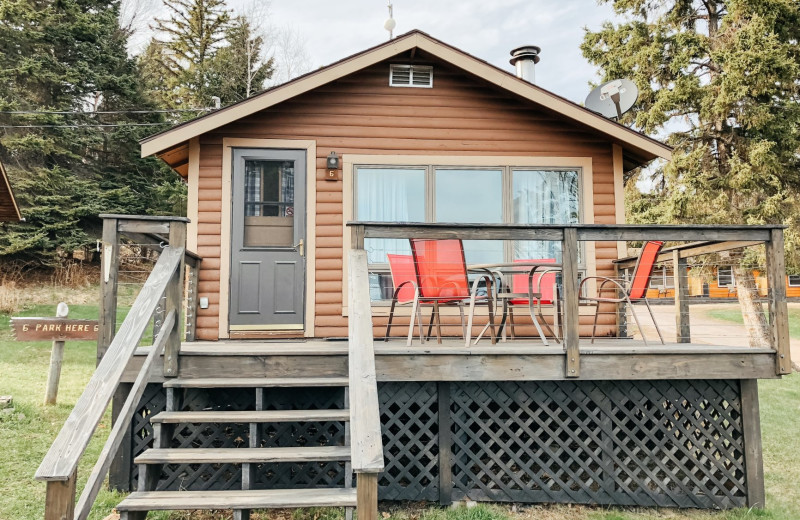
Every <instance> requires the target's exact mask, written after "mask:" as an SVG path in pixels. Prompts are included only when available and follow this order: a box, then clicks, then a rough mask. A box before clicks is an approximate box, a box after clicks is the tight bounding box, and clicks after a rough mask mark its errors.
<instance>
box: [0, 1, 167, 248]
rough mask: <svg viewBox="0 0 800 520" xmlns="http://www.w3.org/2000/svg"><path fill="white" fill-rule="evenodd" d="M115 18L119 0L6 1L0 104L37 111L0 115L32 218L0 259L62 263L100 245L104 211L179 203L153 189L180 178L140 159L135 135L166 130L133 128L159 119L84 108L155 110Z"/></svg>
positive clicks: (1, 244)
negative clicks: (83, 249)
mask: <svg viewBox="0 0 800 520" xmlns="http://www.w3.org/2000/svg"><path fill="white" fill-rule="evenodd" d="M118 15H119V2H118V0H58V1H52V0H0V110H4V111H30V112H34V113H25V114H7V113H6V114H0V122H1V123H0V124H2V125H5V126H9V127H12V128H5V129H4V130H2V133H1V134H0V159H2V160H3V161H4V162H5V164H6V165H7V167H8V171H9V175H10V177H11V179H12V182H13V184H14V188H15V192H16V194H17V198H18V201H19V202H20V205H21V209H22V212H23V216H24V217H25V218H26V221H27V222H26V223H23V224H17V225H11V226H9V227H8V228H7V230H6V232H5V233H3V234H2V235H0V256H4V257H18V258H26V259H32V260H36V261H38V262H40V263H53V262H57V261H59V259H61V258H63V257H65V256H66V257H68V256H70V255H71V253H72V251H74V250H75V249H78V248H80V247H87V248H88V247H91V246H93V244H94V239H95V237H96V236H97V233H98V230H99V219H98V218H97V215H98V214H99V213H103V212H116V213H149V212H165V211H168V210H173V209H174V205H173V204H171V203H164V204H162V203H160V202H159V201H160V200H162V199H160V198H159V197H157V196H155V194H161V193H162V192H164V191H165V190H166V191H168V192H174V191H175V189H176V188H177V190H178V194H179V193H180V187H179V186H177V185H176V184H175V181H174V175H172V174H168V172H167V171H166V169H165V167H163V166H162V165H159V164H158V163H157V162H156V161H155V160H152V159H148V160H142V159H140V158H139V157H138V143H137V140H138V139H140V138H142V137H144V136H145V135H147V134H148V133H151V132H153V131H156V130H158V129H160V128H162V127H160V126H129V125H131V124H161V122H162V118H161V116H160V115H158V114H152V113H149V114H142V115H139V114H102V115H100V114H94V115H86V114H85V112H86V111H88V110H99V111H109V110H110V111H118V110H128V109H131V108H135V109H137V110H142V109H144V110H147V109H148V108H153V105H152V104H151V103H150V102H149V101H148V99H147V98H146V96H144V94H143V92H142V90H141V88H140V87H139V80H138V77H139V71H138V70H137V67H136V65H135V63H134V62H133V61H132V60H130V59H129V58H128V56H127V53H126V34H125V33H124V32H123V31H121V30H120V29H119V27H118ZM39 111H46V112H49V113H41V112H39ZM53 111H63V112H66V113H64V114H54V113H52V112H53ZM25 125H32V126H37V127H36V128H20V126H25ZM99 125H108V126H99Z"/></svg>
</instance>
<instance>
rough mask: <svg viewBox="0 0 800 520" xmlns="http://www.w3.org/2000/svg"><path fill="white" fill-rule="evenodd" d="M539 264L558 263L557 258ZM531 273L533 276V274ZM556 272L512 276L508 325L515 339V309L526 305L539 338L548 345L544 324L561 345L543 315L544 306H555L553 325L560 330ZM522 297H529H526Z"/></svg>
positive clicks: (543, 259) (536, 270) (517, 261)
mask: <svg viewBox="0 0 800 520" xmlns="http://www.w3.org/2000/svg"><path fill="white" fill-rule="evenodd" d="M530 261H531V260H524V259H518V260H514V262H515V263H524V262H530ZM536 261H537V262H542V263H548V264H554V263H556V259H555V258H542V259H539V260H536ZM531 272H532V273H533V274H531ZM556 273H557V271H556V270H552V269H545V270H543V271H539V270H538V269H535V270H532V271H530V272H529V271H519V272H517V273H515V274H513V275H512V276H511V293H512V294H511V297H510V298H508V300H507V303H508V305H509V308H508V324H509V326H510V329H511V337H512V338H514V337H515V336H516V334H515V330H514V329H515V326H516V325H515V323H514V310H513V309H514V307H515V306H518V305H526V306H527V307H528V310H529V311H530V313H531V319H532V320H533V324H534V326H535V327H536V331H537V332H538V333H539V337H540V338H542V341H544V343H545V344H547V340H546V339H545V336H544V333H543V332H542V329H541V326H540V323H541V324H544V327H545V328H546V329H547V332H548V333H549V334H550V335H551V336H553V338H554V339H555V340H556V343H560V341H559V340H558V334H556V333H555V332H553V329H551V328H550V325H548V324H547V322H546V321H545V319H544V315H543V314H542V305H550V306H553V309H554V311H555V312H554V313H553V325H554V326H555V327H556V329H558V318H559V309H558V299H557V297H556ZM520 295H527V296H525V297H523V296H520ZM534 304H535V305H536V314H538V315H539V320H537V319H536V317H535V314H534Z"/></svg>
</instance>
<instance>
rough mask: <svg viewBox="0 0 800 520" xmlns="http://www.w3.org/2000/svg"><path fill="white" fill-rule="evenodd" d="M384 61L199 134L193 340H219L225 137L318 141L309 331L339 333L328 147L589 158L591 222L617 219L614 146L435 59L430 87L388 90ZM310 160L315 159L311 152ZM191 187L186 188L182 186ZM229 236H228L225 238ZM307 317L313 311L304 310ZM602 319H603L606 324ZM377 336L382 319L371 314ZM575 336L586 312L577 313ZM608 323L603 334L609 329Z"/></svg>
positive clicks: (337, 186)
mask: <svg viewBox="0 0 800 520" xmlns="http://www.w3.org/2000/svg"><path fill="white" fill-rule="evenodd" d="M402 62H403V60H400V59H397V60H388V61H386V62H383V63H380V64H377V65H374V66H371V67H368V68H366V69H364V70H362V71H360V72H358V73H355V74H352V75H350V76H347V77H345V78H342V79H340V80H337V81H335V82H332V83H330V84H328V85H326V86H324V87H321V88H318V89H316V90H314V91H312V92H309V93H306V94H302V95H300V96H297V97H295V98H292V99H290V100H288V101H286V102H283V103H281V104H279V105H276V106H274V107H271V108H269V109H266V110H263V111H261V112H259V113H256V114H253V115H251V116H248V117H246V118H243V119H240V120H239V121H237V122H235V123H231V124H229V125H227V126H224V127H222V128H220V129H218V130H215V131H213V132H209V133H207V134H204V135H202V136H200V138H199V144H200V153H199V174H198V176H197V179H198V186H197V190H196V193H197V198H198V201H197V253H198V254H199V255H200V256H202V257H203V262H202V264H201V271H200V278H199V285H198V291H199V295H201V296H206V297H208V299H209V307H208V308H207V309H199V310H198V318H197V338H198V339H205V340H216V339H217V338H218V336H219V334H218V331H219V320H220V317H219V309H220V306H219V303H220V300H219V298H220V296H219V295H220V284H221V283H227V280H225V281H221V280H220V253H221V250H222V247H221V245H222V244H221V238H222V236H223V234H222V229H221V222H222V219H221V214H222V213H221V210H222V205H223V203H224V204H230V201H223V200H222V157H223V149H222V143H223V138H255V139H302V140H315V141H316V143H317V157H316V168H317V176H316V177H317V182H316V186H313V185H309V186H308V189H316V198H317V201H316V207H315V208H309V211H316V227H315V229H313V230H312V229H309V230H308V233H309V234H310V233H315V236H316V249H315V253H316V255H315V265H314V266H311V265H309V266H308V268H313V269H315V270H316V282H315V286H314V287H313V288H311V287H309V288H307V290H309V291H311V290H313V291H315V294H316V305H315V316H314V317H313V319H314V324H315V335H316V336H318V337H330V336H347V318H346V317H343V316H342V283H343V276H342V274H343V273H342V269H343V261H342V236H343V227H342V212H343V201H344V194H343V193H342V185H343V183H342V182H341V181H337V182H331V181H326V180H324V174H325V159H326V157H327V155H328V153H329V152H330V151H332V150H334V151H336V152H337V153H338V154H339V155H340V156H341V155H343V154H364V155H380V154H385V155H406V154H407V155H441V156H447V155H459V154H463V155H481V156H492V155H498V156H540V157H541V156H552V157H591V158H592V168H593V181H594V182H593V201H592V202H593V204H594V223H598V224H614V223H616V222H617V211H618V207H617V204H621V197H622V194H621V193H617V192H616V191H619V190H616V191H615V182H614V155H613V152H612V142H610V141H609V140H608V139H607V138H605V137H603V136H601V135H599V134H597V133H595V132H593V131H591V130H589V129H584V128H581V127H578V126H577V125H575V124H574V123H571V122H568V121H566V120H564V119H561V118H559V117H558V116H557V114H552V113H547V112H546V111H545V110H543V109H540V108H538V107H536V106H533V105H532V104H531V103H530V102H529V101H525V100H522V99H519V98H516V97H515V96H513V95H512V94H509V93H506V92H503V91H501V90H500V89H497V88H496V87H492V86H490V85H488V84H486V83H484V82H482V81H481V80H480V79H478V78H474V77H472V76H469V75H468V74H466V73H464V72H462V71H460V70H458V69H456V68H454V67H452V66H449V65H447V64H445V63H442V62H439V61H438V60H430V61H427V62H426V63H430V64H432V65H433V66H434V87H433V88H431V89H424V88H396V87H389V86H388V75H389V63H402ZM309 160H314V158H309ZM190 193H192V187H191V186H190ZM228 235H229V233H226V236H228ZM617 257H618V254H617V243H616V242H600V243H597V244H596V262H597V274H598V275H613V266H612V264H611V261H612V260H613V259H616V258H617ZM306 319H307V320H309V319H311V317H309V316H307V317H306ZM613 321H614V320H613V316H611V315H609V316H608V317H607V318H606V319H605V321H604V324H605V325H612V324H613ZM375 323H376V334H382V333H381V332H379V329H380V326H381V324H382V323H383V322H382V321H381V319H380V318H376V321H375ZM581 323H582V325H583V326H584V327H583V330H582V333H583V332H589V329H588V328H585V327H586V326H588V327H590V326H591V321H590V318H589V317H588V316H587V317H582V318H581ZM608 330H609V329H608V327H607V328H606V331H608Z"/></svg>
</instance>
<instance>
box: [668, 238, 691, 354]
mask: <svg viewBox="0 0 800 520" xmlns="http://www.w3.org/2000/svg"><path fill="white" fill-rule="evenodd" d="M672 270H673V272H672V276H673V284H674V285H675V336H676V338H675V341H677V342H678V343H691V342H692V338H691V327H690V323H689V287H688V286H687V283H688V281H689V266H688V263H687V261H686V258H681V254H680V251H678V250H677V249H676V250H675V251H673V252H672Z"/></svg>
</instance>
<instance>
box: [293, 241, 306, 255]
mask: <svg viewBox="0 0 800 520" xmlns="http://www.w3.org/2000/svg"><path fill="white" fill-rule="evenodd" d="M292 247H294V248H297V252H298V253H300V256H305V255H304V254H303V251H304V249H305V243H304V242H303V239H302V238H301V239H300V242H298V243H296V244H295V245H293V246H292Z"/></svg>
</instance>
